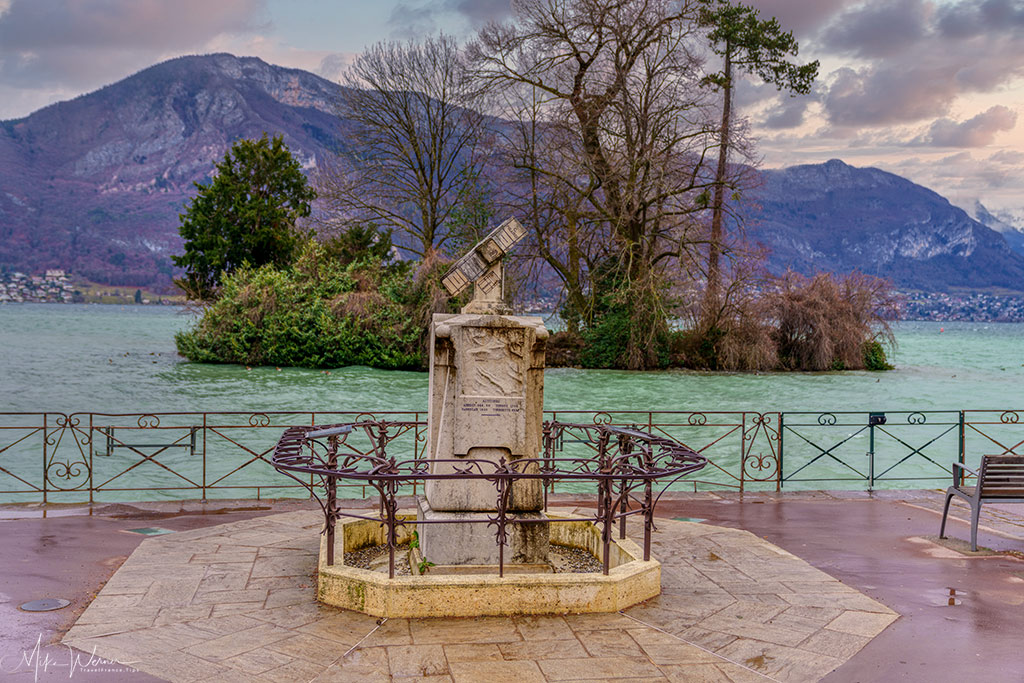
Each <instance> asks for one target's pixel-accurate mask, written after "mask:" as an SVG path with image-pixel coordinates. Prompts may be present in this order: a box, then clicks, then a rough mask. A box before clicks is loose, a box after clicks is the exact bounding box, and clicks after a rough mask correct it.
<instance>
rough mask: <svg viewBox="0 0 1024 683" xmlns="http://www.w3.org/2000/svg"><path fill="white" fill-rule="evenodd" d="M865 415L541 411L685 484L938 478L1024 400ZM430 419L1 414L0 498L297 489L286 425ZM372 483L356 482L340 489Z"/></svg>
mask: <svg viewBox="0 0 1024 683" xmlns="http://www.w3.org/2000/svg"><path fill="white" fill-rule="evenodd" d="M871 415H872V414H871V413H866V412H843V411H832V412H813V413H812V412H754V411H747V412H743V411H731V412H730V411H704V412H698V411H612V410H608V411H582V410H573V411H561V410H560V411H548V412H547V413H546V414H545V419H549V420H556V421H561V422H571V423H593V424H604V425H613V426H619V427H631V428H638V429H641V430H643V431H646V432H649V433H651V434H654V435H660V436H664V437H666V438H670V439H672V440H674V441H678V442H680V443H682V444H685V445H686V446H687V447H689V448H691V449H692V450H694V451H695V452H697V453H699V454H701V455H703V456H705V457H707V459H708V465H707V466H706V467H705V468H704V469H703V470H702V471H701V472H699V473H697V474H695V475H694V476H693V478H692V479H691V478H688V479H686V480H685V482H682V483H681V484H680V485H679V488H682V489H685V490H691V491H693V490H708V489H732V490H739V491H747V490H763V489H771V490H776V489H780V488H785V489H790V488H841V487H845V488H849V487H869V488H870V487H878V486H884V487H913V486H921V485H925V484H931V485H934V486H939V485H944V483H945V482H946V481H948V480H949V479H950V478H951V477H952V473H951V465H952V463H953V462H954V461H957V462H964V461H967V462H968V463H970V462H973V461H974V460H975V459H977V458H979V457H980V456H981V455H982V454H1000V453H1005V454H1017V455H1024V410H963V411H889V412H886V413H881V414H878V415H879V416H884V418H885V422H884V423H882V422H881V421H880V420H879V419H878V418H877V417H876V419H875V424H874V425H872V424H871ZM425 419H426V413H424V412H413V411H405V412H402V411H377V412H372V413H369V412H359V411H323V412H320V411H316V412H314V411H310V412H295V411H291V412H286V411H265V412H230V411H228V412H196V413H189V412H167V413H145V414H143V413H136V414H120V415H112V414H104V413H93V412H79V413H71V414H65V413H0V502H93V501H117V500H121V501H128V500H138V499H140V498H145V499H160V498H162V499H168V500H170V499H192V498H199V499H204V500H205V499H208V498H229V497H230V498H247V497H256V498H264V497H283V496H301V495H306V491H305V488H304V487H302V486H299V485H298V484H295V483H290V482H289V481H288V480H287V479H286V478H283V477H282V476H281V475H280V474H278V473H277V472H275V471H274V469H273V467H271V465H270V455H271V453H272V450H273V447H274V444H275V443H276V441H277V438H278V437H279V436H280V435H281V432H282V431H283V430H284V429H285V428H287V427H293V426H311V425H315V424H335V423H343V422H359V421H363V420H388V421H406V422H410V423H420V422H422V421H424V420H425ZM354 443H358V440H357V441H354ZM363 446H364V447H365V448H366V449H367V452H369V450H370V449H371V446H372V445H371V444H370V443H369V442H366V443H364V444H363ZM425 447H426V430H425V429H424V428H422V427H421V426H415V427H410V428H409V429H408V430H407V431H406V432H404V433H403V434H401V435H399V436H397V437H396V440H395V442H394V444H393V446H391V449H392V450H391V451H389V452H391V453H394V454H396V455H397V454H399V453H400V454H402V455H403V456H406V457H409V458H412V459H416V458H422V457H424V453H425ZM559 448H560V449H561V450H560V451H559V453H560V454H561V455H562V456H564V457H574V455H575V454H582V453H583V452H584V450H583V449H585V448H586V446H585V445H584V444H583V443H581V442H580V440H579V439H578V438H574V437H572V436H571V434H567V435H566V436H565V437H564V438H563V439H561V441H560V443H559ZM414 486H415V485H414ZM555 486H556V488H557V490H558V491H573V490H574V487H573V484H572V483H571V482H565V483H558V484H555ZM416 490H417V489H415V488H414V487H410V490H409V491H408V492H409V493H413V492H416ZM368 492H369V491H368V490H367V488H366V487H365V486H363V485H353V486H350V487H348V488H346V489H345V491H344V494H343V495H346V496H349V497H362V496H364V495H365V494H366V493H368Z"/></svg>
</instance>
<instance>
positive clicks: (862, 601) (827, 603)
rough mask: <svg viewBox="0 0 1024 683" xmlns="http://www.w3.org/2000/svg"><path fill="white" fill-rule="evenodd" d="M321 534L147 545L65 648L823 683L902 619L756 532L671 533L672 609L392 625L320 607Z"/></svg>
mask: <svg viewBox="0 0 1024 683" xmlns="http://www.w3.org/2000/svg"><path fill="white" fill-rule="evenodd" d="M552 511H553V512H559V511H558V510H552ZM563 512H567V513H569V512H572V510H571V509H566V510H563ZM321 521H322V518H321V516H320V515H319V514H318V513H316V512H310V511H298V512H288V513H284V514H276V515H269V516H265V517H259V518H255V519H248V520H243V521H237V522H232V523H228V524H222V525H218V526H211V527H206V528H201V529H195V530H191V531H180V532H176V533H172V534H168V535H166V536H159V537H154V538H150V539H147V540H145V541H143V542H142V543H141V544H140V545H139V546H138V548H137V549H136V550H135V551H134V552H133V553H132V554H131V556H130V557H129V558H128V559H127V560H126V561H125V562H124V564H123V565H122V566H121V568H120V569H118V570H117V572H116V573H115V574H114V575H113V576H112V577H111V579H110V580H109V581H108V582H107V584H106V585H105V586H104V588H103V589H102V590H101V591H100V593H99V594H98V596H97V597H96V598H95V600H94V601H93V602H92V603H91V604H90V605H89V607H88V608H87V609H86V610H85V612H84V613H83V614H82V616H81V617H80V618H79V619H78V621H77V622H76V623H75V625H74V626H73V627H72V628H71V629H70V630H69V631H68V632H67V634H66V636H65V638H64V642H65V643H66V644H68V645H71V646H73V647H75V648H78V649H80V650H83V651H86V652H93V651H95V653H96V654H97V655H99V656H101V657H106V658H109V659H113V660H116V661H118V662H123V663H126V664H131V666H133V667H134V668H136V669H138V670H140V671H143V672H146V673H149V674H153V675H155V676H158V677H160V678H165V679H168V680H172V681H193V680H219V681H232V680H238V681H253V680H268V681H296V680H302V681H310V680H317V681H335V680H343V681H347V680H352V681H364V680H365V681H372V680H392V679H401V678H404V677H423V676H426V677H434V678H432V679H430V680H437V681H444V680H453V681H489V682H496V681H503V680H508V681H562V680H600V679H612V678H615V679H634V680H650V681H658V680H660V681H665V680H680V681H682V680H685V681H764V680H770V679H774V680H780V681H816V680H818V679H820V678H821V677H822V676H824V675H826V674H827V673H828V672H830V671H832V670H833V669H835V668H836V667H838V666H839V665H841V664H843V663H844V662H845V661H846V660H847V659H849V658H850V657H852V656H853V655H854V654H855V653H856V652H857V651H859V650H860V649H861V648H862V647H864V646H865V645H866V644H867V643H868V642H869V641H870V640H871V639H872V638H873V637H874V636H876V635H878V634H879V633H881V632H882V631H883V630H884V629H885V628H886V627H887V626H888V625H889V624H890V623H891V622H892V621H894V620H895V619H896V618H897V614H896V613H895V612H893V611H892V610H890V609H889V608H887V607H886V606H885V605H882V604H881V603H879V602H877V601H875V600H872V599H870V598H868V597H867V596H865V595H863V594H862V593H860V592H858V591H856V590H854V589H853V588H851V587H849V586H847V585H845V584H843V583H841V582H840V581H838V580H836V579H834V578H832V577H830V576H829V575H827V574H825V573H823V572H821V571H819V570H818V569H815V568H814V567H812V566H810V565H809V564H807V563H806V562H804V561H803V560H801V559H799V558H797V557H796V556H794V555H792V554H790V553H788V552H786V551H784V550H781V549H780V548H778V547H776V546H774V545H772V544H770V543H768V542H767V541H765V540H763V539H761V538H759V537H757V536H755V535H753V534H751V533H749V532H746V531H742V530H737V529H728V528H723V527H717V526H711V525H708V524H697V523H691V522H683V521H668V520H658V531H657V532H656V533H655V535H654V552H655V555H656V556H657V557H658V559H660V560H661V561H662V562H663V568H662V586H663V592H662V595H661V596H659V597H658V598H655V599H653V600H650V601H648V602H647V603H645V604H642V605H639V606H637V607H634V608H631V609H629V610H626V611H625V612H624V613H616V614H603V615H577V616H573V615H567V616H554V617H516V618H500V617H490V618H464V619H390V620H386V621H384V622H383V623H382V624H380V625H378V623H377V620H376V619H375V618H373V617H369V616H365V615H362V614H358V613H355V612H347V611H342V610H338V609H334V608H328V607H321V606H320V605H318V604H317V603H316V601H315V600H314V593H315V580H314V574H315V571H316V552H317V548H318V546H319V534H318V532H319V529H320V526H321Z"/></svg>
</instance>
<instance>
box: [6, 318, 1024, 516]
mask: <svg viewBox="0 0 1024 683" xmlns="http://www.w3.org/2000/svg"><path fill="white" fill-rule="evenodd" d="M191 323H192V318H191V314H189V313H186V312H183V311H179V310H177V309H173V308H170V307H156V306H99V305H45V304H20V305H9V304H8V305H2V306H0V413H43V412H55V413H65V414H71V413H107V414H111V413H129V414H139V413H174V412H218V411H221V412H223V411H252V412H259V411H293V412H296V413H308V412H313V411H315V412H348V411H384V410H401V411H425V410H426V405H427V397H426V392H427V375H426V373H420V372H394V371H381V370H373V369H369V368H362V367H349V368H336V369H333V370H331V371H330V373H329V374H327V373H324V372H321V371H315V370H303V369H298V368H281V369H277V368H253V369H252V370H247V369H246V368H245V367H244V366H236V365H201V364H196V363H190V362H186V361H184V360H183V359H181V358H180V357H179V356H178V355H177V354H176V352H175V349H174V339H173V337H174V333H175V332H176V331H178V330H181V329H184V328H185V327H187V326H188V325H190V324H191ZM895 331H896V338H897V342H898V345H897V348H896V349H895V351H894V352H892V353H891V354H890V355H891V358H890V360H891V361H892V362H893V363H894V364H895V365H896V369H895V370H893V371H891V372H884V373H869V372H842V373H785V374H784V373H765V374H740V373H703V372H690V371H665V372H649V373H630V372H620V371H607V370H573V369H562V368H556V369H549V370H547V371H546V373H545V400H544V403H545V408H546V409H547V410H549V411H550V410H556V411H567V410H584V411H598V410H605V411H609V412H612V411H627V410H641V411H693V412H706V413H714V412H716V411H755V412H757V413H768V412H771V413H778V412H785V413H787V414H786V415H785V416H784V417H783V419H784V421H785V425H786V429H785V430H782V431H781V433H782V436H783V437H784V441H785V466H784V467H783V478H784V483H783V485H784V486H785V487H787V488H864V487H866V486H867V485H868V480H869V477H870V472H871V466H869V464H868V461H867V460H866V459H865V457H864V456H865V453H866V452H871V453H873V454H875V455H874V461H873V465H874V475H875V477H876V480H875V481H874V482H873V484H874V486H875V487H878V488H882V487H890V488H900V487H915V486H933V487H934V486H939V485H944V483H943V482H944V481H945V478H946V477H947V474H946V471H945V470H946V469H948V466H949V463H950V462H951V461H952V460H953V459H955V458H956V457H957V454H958V452H959V445H958V439H961V438H962V439H963V441H964V443H965V448H964V450H965V452H966V453H968V454H969V457H968V458H967V459H968V461H970V460H971V458H972V457H975V456H976V455H977V454H978V453H980V452H1005V451H1007V450H1013V449H1017V450H1016V452H1022V451H1024V445H1022V444H1024V324H996V323H926V322H903V323H899V324H898V325H897V326H896V328H895ZM960 410H968V411H992V412H984V413H980V412H979V413H976V414H973V415H968V416H967V423H968V424H966V426H958V425H957V420H958V419H959V415H958V413H957V412H950V413H936V412H932V411H960ZM1007 410H1016V411H1019V412H1013V413H1006V412H1004V411H1007ZM801 411H806V412H808V413H811V414H808V415H803V416H801V415H796V414H795V413H797V412H801ZM844 411H852V412H853V414H850V415H842V414H840V413H841V412H844ZM867 411H883V412H886V413H888V414H889V424H888V425H887V426H886V427H885V428H884V429H878V430H870V429H868V428H867V427H866V424H867ZM915 411H921V412H920V414H918V413H916V412H915ZM822 413H836V416H831V417H830V416H828V415H822ZM137 417H138V416H137V415H136V416H133V417H131V418H104V419H105V420H106V421H105V422H104V421H102V420H99V419H97V421H96V422H95V423H89V426H88V428H86V426H85V424H84V423H83V425H82V426H80V427H79V428H77V431H76V430H74V429H71V428H68V429H66V430H64V432H60V430H57V431H54V418H52V417H49V418H47V429H48V430H49V431H46V434H47V435H48V437H49V438H50V439H51V441H53V442H54V443H53V444H49V445H48V444H45V443H44V442H43V439H42V436H41V435H42V433H43V431H45V430H36V431H35V432H33V431H32V429H33V428H34V427H33V425H36V424H37V423H38V422H39V420H38V419H37V418H25V417H24V416H11V415H7V416H0V501H11V500H22V501H30V500H38V499H41V498H42V494H41V491H42V489H43V488H44V480H43V475H42V472H44V471H45V472H46V473H47V477H48V478H47V479H46V480H45V488H48V490H49V491H51V492H52V491H53V490H54V489H67V490H73V489H78V491H72V492H70V493H60V494H59V495H54V494H52V493H50V494H49V498H48V499H50V500H81V499H82V494H81V488H82V487H83V486H85V487H88V484H87V482H86V477H88V476H89V475H90V474H91V477H92V480H91V481H92V484H91V485H92V486H94V487H96V488H97V491H99V490H100V489H102V493H97V496H96V498H97V499H104V500H136V499H140V498H150V497H152V498H196V497H199V494H200V492H202V491H205V492H206V493H207V495H208V497H245V496H250V495H256V494H257V493H259V494H260V495H278V494H280V495H298V494H300V493H301V489H300V490H293V491H290V492H284V491H282V490H277V489H276V485H278V484H279V483H280V481H281V475H279V474H277V473H276V472H274V471H273V470H272V469H271V468H270V467H269V465H267V463H266V462H265V458H266V452H267V449H269V448H270V447H272V445H273V443H274V441H276V438H277V437H278V436H280V427H278V426H277V425H280V424H288V423H289V421H293V422H292V423H294V421H300V422H301V420H300V418H295V417H272V418H271V419H270V424H268V425H267V426H266V428H263V429H251V428H248V423H244V424H242V425H234V422H232V420H230V419H226V418H218V419H219V420H220V424H223V425H228V426H229V427H230V428H228V427H226V428H225V429H218V430H206V431H205V432H203V434H205V437H206V438H200V440H199V442H198V445H197V446H195V447H192V448H186V447H183V444H185V445H187V443H188V438H189V431H188V430H189V429H190V428H194V427H195V425H196V424H199V423H200V422H198V420H200V418H195V417H191V416H179V417H176V418H171V417H164V418H162V422H161V423H160V428H161V429H162V430H163V431H159V430H158V431H150V432H146V433H145V437H146V438H143V437H141V436H138V434H142V433H144V432H145V430H140V429H139V427H140V423H138V422H137V420H136V419H137ZM592 417H593V416H590V415H587V416H583V417H580V418H579V419H574V418H572V417H571V416H567V417H563V418H562V419H566V420H567V421H589V420H591V419H592ZM246 419H247V418H246ZM301 419H306V420H308V419H309V418H308V417H306V418H301ZM318 419H319V418H318ZM337 419H340V418H337ZM611 419H612V420H614V421H618V422H632V421H643V420H644V419H646V418H643V419H640V418H637V417H635V416H628V415H626V416H623V415H619V416H613V417H612V418H611ZM705 419H706V420H707V423H706V424H705V423H704V422H702V421H703V420H705ZM754 419H755V416H753V415H752V413H750V412H747V413H746V414H745V415H741V414H739V413H735V414H732V415H727V416H723V415H718V416H715V415H710V416H707V417H706V418H705V416H692V415H691V416H685V415H684V416H682V417H677V418H666V421H669V422H670V421H672V420H675V421H676V422H677V424H674V425H672V426H670V427H666V428H665V433H667V434H670V435H671V436H673V437H674V438H676V439H678V440H680V441H683V442H685V443H687V445H689V446H690V447H691V448H694V449H698V450H701V452H703V453H705V454H706V455H708V456H709V457H712V459H713V462H714V464H715V467H714V468H712V467H709V468H706V472H705V474H704V475H702V476H703V478H704V479H706V480H707V483H706V485H705V484H701V485H700V486H698V488H714V487H716V486H723V485H724V486H736V485H737V484H738V479H737V477H739V476H740V475H739V474H738V473H739V472H740V471H741V470H742V469H743V468H742V466H741V462H742V461H743V460H744V458H749V457H750V456H751V455H754V456H764V455H768V456H769V460H771V458H772V457H775V456H777V454H778V453H779V452H781V444H779V443H778V439H775V438H773V437H771V435H770V434H768V433H766V432H764V431H761V432H758V430H757V429H752V428H751V425H752V421H753V420H754ZM773 420H775V421H776V422H777V420H778V417H777V416H776V417H774V418H773ZM975 423H976V424H975ZM104 425H106V426H104ZM111 425H114V426H116V429H117V430H119V431H117V432H116V434H117V435H118V436H117V437H116V438H115V439H114V440H112V441H109V442H108V443H107V445H106V446H105V445H104V441H105V440H106V439H107V437H106V433H105V432H103V431H101V430H102V429H108V428H109V426H111ZM236 426H237V428H235V427H236ZM254 426H257V427H258V426H262V425H254ZM132 430H134V432H132ZM776 433H778V432H776ZM126 434H127V435H128V436H125V435H126ZM153 434H159V435H160V439H157V441H160V442H161V443H164V442H168V441H173V442H174V443H175V444H176V445H175V446H173V447H171V448H163V449H161V448H150V447H142V446H139V444H140V443H149V442H152V441H154V438H153ZM744 436H745V437H746V441H744ZM22 437H24V440H22V441H19V439H22ZM76 439H77V441H76ZM161 439H162V441H161ZM744 443H746V445H745V446H744V445H743V444H744ZM872 443H874V448H873V449H872V447H871V445H870V444H872ZM110 444H113V447H112V448H111V447H110ZM120 444H131V447H129V446H128V445H120ZM413 447H414V446H413V445H412V444H411V442H410V444H409V445H408V448H409V449H411V448H413ZM119 448H120V450H119ZM741 454H742V456H741ZM44 461H45V464H44ZM77 462H80V463H83V467H78V468H77V469H76V463H77ZM86 462H88V463H89V465H88V466H85V465H84V463H86ZM749 462H750V461H748V464H749ZM770 471H771V470H770V469H769V470H767V471H766V472H767V473H770ZM746 485H747V486H749V487H751V488H774V487H775V483H773V482H765V483H763V484H750V483H749V481H748V483H747V484H746ZM232 487H234V488H232ZM255 487H260V488H259V489H257V488H255ZM139 488H141V489H147V491H146V492H144V493H140V492H139V491H137V490H130V489H139ZM152 489H160V490H159V491H154V490H152ZM207 489H208V490H207ZM62 496H63V497H62Z"/></svg>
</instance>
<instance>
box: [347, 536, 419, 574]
mask: <svg viewBox="0 0 1024 683" xmlns="http://www.w3.org/2000/svg"><path fill="white" fill-rule="evenodd" d="M344 563H345V566H346V567H358V568H359V569H369V570H370V571H382V572H384V573H385V574H386V573H387V571H388V547H387V546H386V545H383V544H381V545H370V546H367V547H365V548H360V549H359V550H353V551H352V552H349V553H345V559H344ZM411 574H412V570H411V569H410V568H409V544H408V543H403V544H402V545H400V546H398V547H397V548H395V576H410V575H411Z"/></svg>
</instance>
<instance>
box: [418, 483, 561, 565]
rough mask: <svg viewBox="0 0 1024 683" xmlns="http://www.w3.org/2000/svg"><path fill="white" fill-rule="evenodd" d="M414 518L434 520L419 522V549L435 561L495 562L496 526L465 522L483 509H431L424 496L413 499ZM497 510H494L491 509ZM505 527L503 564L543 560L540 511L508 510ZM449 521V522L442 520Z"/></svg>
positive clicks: (544, 526) (544, 531)
mask: <svg viewBox="0 0 1024 683" xmlns="http://www.w3.org/2000/svg"><path fill="white" fill-rule="evenodd" d="M417 502H418V504H419V509H418V511H417V517H418V519H420V520H422V521H429V522H438V523H436V524H420V525H418V526H417V527H416V531H417V534H418V535H419V542H420V552H421V553H422V555H423V557H424V558H425V559H427V560H430V561H431V562H433V563H434V564H436V565H459V564H469V565H497V564H498V543H497V540H496V538H495V533H496V532H497V527H496V526H494V525H490V524H485V523H477V524H466V523H465V520H467V519H481V518H484V517H486V516H487V515H488V513H487V512H445V511H441V510H434V509H432V508H431V507H430V503H429V502H428V501H427V499H426V498H424V497H422V496H421V497H419V498H418V499H417ZM494 514H497V513H494ZM508 519H509V523H508V525H507V526H506V527H505V530H506V533H507V534H508V544H507V545H506V546H505V563H506V564H547V562H548V546H549V538H550V531H549V530H548V526H549V524H548V522H547V521H530V522H527V523H523V520H546V519H547V517H546V516H545V515H544V513H543V512H510V513H508ZM446 522H451V523H446Z"/></svg>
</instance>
